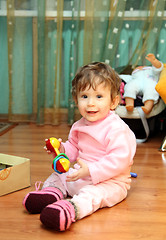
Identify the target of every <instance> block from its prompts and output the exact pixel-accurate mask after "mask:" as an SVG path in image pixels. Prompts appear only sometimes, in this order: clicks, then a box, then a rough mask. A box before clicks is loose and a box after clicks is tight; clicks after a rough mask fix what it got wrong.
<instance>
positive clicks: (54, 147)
mask: <svg viewBox="0 0 166 240" xmlns="http://www.w3.org/2000/svg"><path fill="white" fill-rule="evenodd" d="M46 147H47V149H48V150H49V151H51V152H53V153H55V154H56V155H58V154H59V151H58V149H59V147H60V142H59V141H58V140H57V139H56V138H53V137H52V138H49V139H47V140H46Z"/></svg>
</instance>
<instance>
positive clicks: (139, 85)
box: [120, 53, 163, 114]
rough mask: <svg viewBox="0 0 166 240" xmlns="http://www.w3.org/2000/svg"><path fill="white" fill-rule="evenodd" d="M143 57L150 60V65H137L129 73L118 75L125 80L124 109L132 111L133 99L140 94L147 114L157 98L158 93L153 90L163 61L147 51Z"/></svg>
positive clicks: (143, 108)
mask: <svg viewBox="0 0 166 240" xmlns="http://www.w3.org/2000/svg"><path fill="white" fill-rule="evenodd" d="M145 58H146V59H147V60H148V61H150V62H151V64H152V66H140V67H137V68H136V69H135V70H134V71H133V72H132V74H131V75H122V74H121V75H120V77H121V78H122V79H123V80H124V81H125V82H126V85H125V87H124V98H125V103H126V109H127V110H128V111H130V112H132V111H133V108H134V100H135V99H136V97H137V95H142V96H143V99H142V101H143V103H144V106H142V110H143V111H144V112H145V114H149V113H150V112H151V110H152V108H153V105H154V104H155V103H157V101H158V99H159V94H158V92H157V91H156V90H155V86H156V84H157V82H158V80H159V76H160V72H161V71H162V69H163V63H162V62H160V61H159V60H157V59H156V58H155V56H154V54H152V53H149V54H148V55H147V56H146V57H145Z"/></svg>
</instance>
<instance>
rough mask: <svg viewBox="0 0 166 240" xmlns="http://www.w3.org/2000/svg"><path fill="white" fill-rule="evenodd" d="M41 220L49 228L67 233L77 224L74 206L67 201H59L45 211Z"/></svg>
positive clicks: (41, 215)
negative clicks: (74, 223) (66, 231)
mask: <svg viewBox="0 0 166 240" xmlns="http://www.w3.org/2000/svg"><path fill="white" fill-rule="evenodd" d="M40 220H41V222H42V223H43V224H44V225H45V226H46V227H48V228H52V229H55V230H56V231H65V230H66V229H68V228H69V227H70V225H71V224H72V222H75V209H74V206H73V204H72V203H71V202H69V201H67V200H60V201H57V202H55V203H53V204H50V205H48V206H47V207H45V208H44V209H43V211H42V212H41V214H40Z"/></svg>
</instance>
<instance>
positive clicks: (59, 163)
mask: <svg viewBox="0 0 166 240" xmlns="http://www.w3.org/2000/svg"><path fill="white" fill-rule="evenodd" d="M46 147H47V149H48V150H50V151H51V152H53V153H55V154H56V157H55V158H54V160H53V163H52V168H53V169H54V171H55V172H57V173H59V174H62V173H65V172H67V171H68V170H69V167H70V161H69V158H68V157H67V156H66V154H65V153H60V152H59V150H58V149H59V147H60V142H59V141H58V139H56V138H54V137H51V138H49V139H46Z"/></svg>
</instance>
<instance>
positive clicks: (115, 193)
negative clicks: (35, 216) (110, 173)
mask: <svg viewBox="0 0 166 240" xmlns="http://www.w3.org/2000/svg"><path fill="white" fill-rule="evenodd" d="M73 171H76V170H75V169H73V168H70V169H69V171H68V172H67V173H64V174H57V173H55V172H54V173H52V174H51V176H49V177H48V179H47V180H46V181H45V182H44V185H43V188H45V187H48V186H52V187H57V188H59V189H60V190H61V191H62V193H63V195H64V197H65V198H66V197H67V195H69V196H71V197H72V198H71V201H72V202H74V203H75V205H76V207H77V209H78V216H77V219H81V218H83V217H85V216H87V215H90V214H92V213H93V212H95V211H96V210H98V209H99V208H103V207H112V206H114V205H115V204H117V203H119V202H121V201H122V200H124V199H125V198H126V196H127V190H128V189H129V188H130V185H129V184H126V183H123V182H118V181H114V180H112V179H111V180H108V181H105V182H102V183H99V184H96V185H93V184H92V182H91V180H90V179H88V180H82V179H79V180H77V181H75V182H66V175H68V174H71V173H72V172H73Z"/></svg>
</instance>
